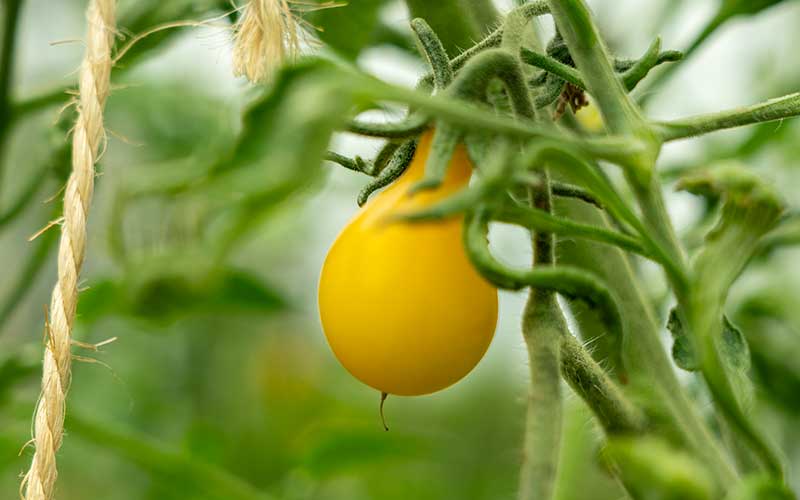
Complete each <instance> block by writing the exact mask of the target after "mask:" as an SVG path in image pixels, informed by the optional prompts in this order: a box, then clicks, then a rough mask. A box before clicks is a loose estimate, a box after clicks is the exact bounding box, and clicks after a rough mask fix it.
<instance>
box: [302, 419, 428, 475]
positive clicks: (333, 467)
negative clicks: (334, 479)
mask: <svg viewBox="0 0 800 500" xmlns="http://www.w3.org/2000/svg"><path fill="white" fill-rule="evenodd" d="M375 424H376V425H375V428H372V429H363V428H352V427H348V428H326V429H325V432H324V433H323V432H315V433H314V435H313V436H312V437H313V439H310V447H309V448H308V449H307V451H306V452H305V454H304V457H303V459H302V463H303V466H304V467H305V468H306V469H308V470H309V472H311V473H312V474H313V475H314V476H316V477H325V476H329V475H332V474H336V473H342V472H346V471H348V470H357V469H359V468H362V467H366V466H369V465H370V464H375V463H386V462H387V461H390V462H391V461H398V460H403V459H408V458H409V457H413V456H416V455H418V454H419V453H420V443H418V442H417V440H415V439H414V438H413V437H412V436H409V435H404V434H401V433H398V432H397V431H391V432H388V433H387V432H383V431H382V430H381V429H380V427H379V422H377V421H376V422H375Z"/></svg>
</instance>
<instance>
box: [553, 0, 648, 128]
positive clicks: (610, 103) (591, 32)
mask: <svg viewBox="0 0 800 500" xmlns="http://www.w3.org/2000/svg"><path fill="white" fill-rule="evenodd" d="M549 4H550V11H551V12H552V14H553V18H555V21H556V25H557V26H558V29H559V32H560V33H561V35H562V36H563V37H564V41H565V42H566V43H567V46H568V47H569V52H570V56H572V59H573V60H574V61H575V65H576V66H577V67H578V69H579V70H580V71H581V74H582V75H583V78H584V80H585V81H586V87H587V90H588V91H589V93H590V94H592V96H594V98H595V99H596V100H597V103H598V106H599V107H600V110H601V111H602V113H603V116H604V118H605V122H606V123H607V124H608V127H609V129H610V130H611V131H612V132H614V133H619V134H632V135H640V134H641V133H642V131H643V130H646V124H645V123H644V119H643V118H642V115H641V114H640V113H639V110H638V108H637V107H636V105H635V104H634V103H633V102H632V101H631V100H630V99H629V98H628V94H627V92H626V90H625V88H624V87H623V86H622V83H621V82H620V80H619V78H618V77H617V75H616V73H615V72H614V68H613V67H612V65H611V60H610V58H609V56H608V52H607V51H606V47H605V44H604V43H603V41H602V39H601V38H600V34H599V33H598V30H597V27H596V26H595V24H594V22H593V20H592V16H591V14H590V12H589V9H588V8H587V7H586V4H585V3H584V2H583V0H550V2H549Z"/></svg>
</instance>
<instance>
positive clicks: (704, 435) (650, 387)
mask: <svg viewBox="0 0 800 500" xmlns="http://www.w3.org/2000/svg"><path fill="white" fill-rule="evenodd" d="M558 208H559V211H560V212H561V213H563V214H564V215H566V216H569V217H570V218H573V219H576V220H579V221H583V222H584V223H590V224H593V225H605V226H606V227H610V224H609V222H608V220H607V219H606V218H605V217H604V215H603V213H602V212H601V211H600V210H597V209H596V208H594V207H593V206H591V205H587V204H585V203H579V202H575V201H573V200H566V199H565V200H561V202H560V203H559V204H558ZM559 245H560V247H561V248H560V249H559V255H560V256H561V258H562V261H564V262H565V264H573V265H575V264H578V265H580V266H581V267H584V268H586V269H588V270H589V271H591V272H593V273H594V274H596V275H597V276H599V277H600V278H601V279H603V280H604V281H606V282H607V283H609V284H610V285H611V287H612V289H613V291H614V293H615V294H616V295H617V296H618V297H619V304H620V307H621V309H622V315H623V318H624V321H625V329H624V331H625V332H627V333H626V335H625V336H624V338H623V339H622V340H621V342H622V357H623V362H624V369H625V370H624V371H622V376H623V377H624V378H625V379H627V380H628V381H629V385H630V386H631V388H632V390H633V391H634V392H635V393H637V394H640V395H641V394H651V393H652V394H654V396H653V399H652V401H649V402H648V404H649V405H656V406H657V407H661V408H662V409H663V412H664V413H666V414H667V415H669V416H670V417H671V421H672V422H673V424H674V426H675V431H676V432H677V433H678V434H679V435H680V436H682V438H683V440H684V441H685V442H686V443H687V444H688V446H689V448H690V449H691V450H692V451H694V452H695V453H696V454H697V455H698V456H699V457H701V458H702V459H703V460H704V461H705V462H706V463H707V464H708V466H709V468H710V469H711V470H712V471H713V473H714V475H715V478H716V480H717V482H718V483H719V484H720V485H726V484H730V483H731V482H732V480H733V479H734V478H735V477H736V472H735V470H734V468H733V465H732V464H731V462H730V460H729V459H728V457H727V456H726V455H725V454H724V452H723V450H722V448H721V447H720V445H719V443H718V442H717V441H716V440H715V439H714V437H713V435H712V433H711V431H710V430H709V428H708V427H707V425H706V424H705V423H704V422H703V418H702V416H701V415H700V414H699V412H698V411H697V409H696V408H695V407H694V406H693V404H692V402H691V400H690V398H689V396H688V395H687V394H686V392H685V390H684V389H683V387H681V384H680V382H679V381H678V379H677V377H676V375H675V371H674V369H673V366H672V363H671V362H670V360H669V359H668V357H667V354H666V352H665V351H664V347H663V344H662V342H661V336H660V327H659V326H658V321H657V320H656V318H655V314H654V312H653V309H652V305H651V304H650V303H649V301H648V299H647V298H646V296H645V293H644V291H643V290H642V288H641V284H640V281H639V278H638V276H637V275H636V272H635V271H634V268H633V265H632V263H631V261H630V259H629V258H628V257H627V256H626V255H625V254H624V253H622V252H621V251H620V250H619V249H617V248H613V247H610V246H600V245H590V246H586V245H580V246H578V245H575V244H574V243H573V242H570V241H560V242H559ZM583 319H585V320H586V322H583V321H582V320H583ZM578 320H579V322H580V324H581V327H582V331H583V330H584V326H587V325H588V328H586V329H585V331H584V333H588V332H590V331H592V329H593V328H594V327H596V326H598V324H599V322H597V321H596V320H595V321H592V315H579V316H578ZM612 334H613V332H611V333H608V332H602V328H601V332H600V333H598V334H597V335H599V338H600V339H602V340H603V341H604V342H608V341H610V340H611V339H613V335H612ZM617 342H618V341H617ZM601 345H602V343H601ZM612 352H614V351H612ZM612 359H613V358H612ZM618 371H619V370H618Z"/></svg>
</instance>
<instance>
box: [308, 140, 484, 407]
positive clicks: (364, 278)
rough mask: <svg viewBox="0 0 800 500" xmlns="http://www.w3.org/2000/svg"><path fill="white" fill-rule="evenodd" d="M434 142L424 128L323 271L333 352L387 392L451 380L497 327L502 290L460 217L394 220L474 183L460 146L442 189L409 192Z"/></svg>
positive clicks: (323, 310) (433, 387)
mask: <svg viewBox="0 0 800 500" xmlns="http://www.w3.org/2000/svg"><path fill="white" fill-rule="evenodd" d="M430 144H431V134H430V133H426V134H425V135H423V136H422V137H421V139H420V143H419V146H418V148H417V152H416V154H415V156H414V159H413V160H412V162H411V164H410V165H409V167H408V169H407V170H406V172H405V173H404V174H403V175H402V176H401V177H400V178H399V179H398V180H397V181H396V182H395V183H394V184H392V185H391V186H390V187H388V188H387V189H386V190H385V191H383V192H382V193H380V194H379V195H378V196H376V197H375V198H374V199H373V200H372V201H371V202H369V203H368V204H367V205H366V206H365V207H364V208H363V209H362V210H361V211H360V212H359V213H358V214H356V216H355V218H354V219H353V220H352V221H351V222H350V223H349V224H348V225H347V226H346V227H345V228H344V229H343V230H342V232H341V234H339V236H338V238H337V239H336V241H335V242H334V244H333V246H332V247H331V249H330V251H329V253H328V256H327V258H326V259H325V263H324V264H323V267H322V274H321V277H320V284H319V308H320V317H321V320H322V327H323V330H324V331H325V335H326V337H327V340H328V343H329V345H330V346H331V349H332V350H333V352H334V354H335V355H336V357H337V358H338V359H339V361H340V362H341V363H342V364H343V365H344V367H345V368H346V369H347V370H348V371H349V372H350V373H351V374H352V375H353V376H355V377H356V378H358V379H359V380H361V381H362V382H364V383H365V384H367V385H369V386H371V387H373V388H375V389H377V390H379V391H382V392H385V393H388V394H396V395H404V396H411V395H421V394H428V393H432V392H436V391H438V390H440V389H444V388H445V387H448V386H450V385H452V384H454V383H455V382H457V381H458V380H460V379H461V378H463V377H464V376H465V375H466V374H467V373H469V372H470V371H471V370H472V368H474V366H475V365H476V364H477V363H478V361H480V359H481V358H482V357H483V355H484V353H485V352H486V349H487V348H488V347H489V343H490V342H491V340H492V336H493V334H494V330H495V326H496V324H497V290H496V289H495V288H494V287H492V286H491V285H490V284H489V283H487V282H486V281H484V280H483V278H481V277H480V275H479V274H478V273H477V271H475V269H474V268H473V267H472V265H471V264H470V262H469V260H468V258H467V256H466V254H465V252H464V249H463V246H462V236H461V233H462V226H463V218H462V217H460V216H458V217H452V218H449V219H446V220H444V221H437V222H424V223H416V222H415V223H407V222H397V221H392V222H387V219H388V218H389V217H391V215H394V214H398V213H402V212H409V211H413V210H415V209H419V208H422V207H425V206H428V205H430V204H431V203H433V202H435V201H438V200H441V199H442V198H445V197H447V196H449V195H451V194H453V193H454V192H455V191H457V190H459V189H461V188H463V187H464V186H465V185H466V184H467V183H468V182H469V177H470V175H471V172H472V167H471V164H470V162H469V159H468V158H467V155H466V152H465V151H464V150H463V148H462V147H459V148H458V149H457V151H456V153H455V154H454V156H453V159H452V160H451V162H450V166H449V169H448V174H447V177H446V178H445V180H444V182H443V184H442V186H440V187H439V188H438V189H435V190H430V191H424V192H421V193H417V194H414V195H409V194H408V190H409V188H410V187H411V186H412V185H413V184H414V183H415V182H416V181H418V180H419V179H421V177H422V175H423V173H424V168H425V161H426V159H427V156H428V151H429V150H430Z"/></svg>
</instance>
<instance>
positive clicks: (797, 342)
mask: <svg viewBox="0 0 800 500" xmlns="http://www.w3.org/2000/svg"><path fill="white" fill-rule="evenodd" d="M795 307H796V297H795V295H794V294H792V293H787V290H786V289H785V288H784V287H781V286H779V285H778V286H776V287H775V289H773V290H767V291H765V292H762V293H760V294H759V295H756V296H754V297H751V298H749V299H748V300H746V301H745V302H744V303H742V304H741V305H740V307H739V308H738V310H737V312H736V318H737V321H739V322H740V324H742V325H744V326H745V329H744V331H745V332H746V335H747V340H748V343H749V344H750V350H751V351H752V359H753V374H754V378H755V380H756V383H757V384H758V387H759V388H760V390H761V391H762V392H763V393H764V394H765V395H766V396H767V397H768V398H769V400H770V401H771V402H772V403H773V404H775V405H776V406H777V407H779V408H781V409H782V410H784V411H787V412H789V413H791V414H793V415H800V398H798V397H797V395H798V394H800V365H798V363H797V360H798V359H800V333H799V332H798V331H797V329H796V326H794V322H795V321H796V319H795V318H792V315H794V314H796V312H795V310H794V309H795ZM787 308H788V310H787Z"/></svg>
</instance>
